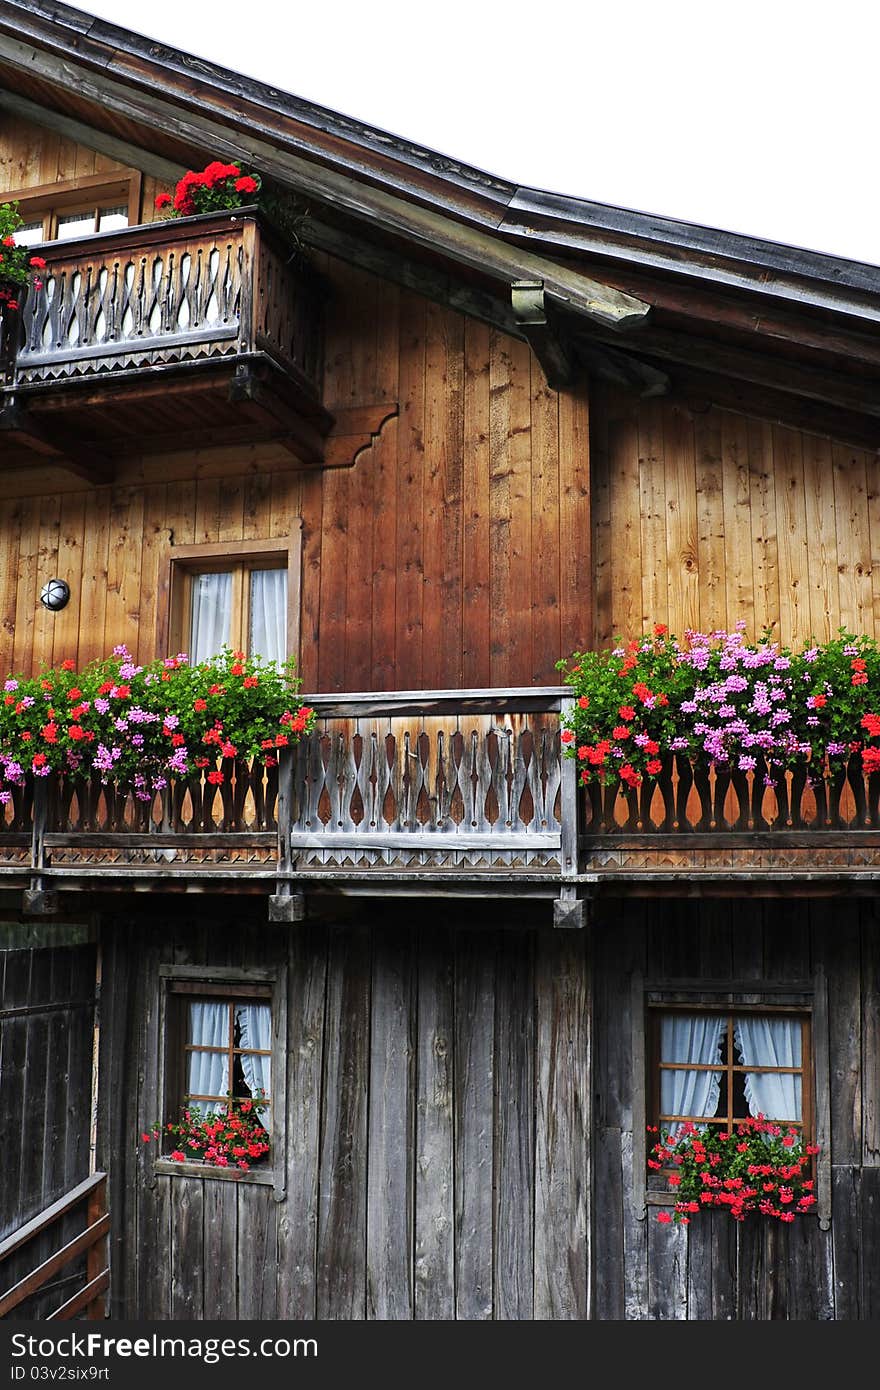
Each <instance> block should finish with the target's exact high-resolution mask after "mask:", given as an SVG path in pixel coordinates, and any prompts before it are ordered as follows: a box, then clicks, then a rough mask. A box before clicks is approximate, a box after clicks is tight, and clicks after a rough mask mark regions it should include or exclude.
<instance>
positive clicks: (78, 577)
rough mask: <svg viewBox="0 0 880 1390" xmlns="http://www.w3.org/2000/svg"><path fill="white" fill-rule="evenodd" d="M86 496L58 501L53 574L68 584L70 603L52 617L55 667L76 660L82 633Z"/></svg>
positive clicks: (72, 494)
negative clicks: (56, 545)
mask: <svg viewBox="0 0 880 1390" xmlns="http://www.w3.org/2000/svg"><path fill="white" fill-rule="evenodd" d="M85 504H86V494H85V493H82V492H68V493H66V494H65V495H64V496H63V497H62V498H61V508H60V517H59V528H58V554H57V559H56V571H57V577H58V578H59V579H66V580H67V583H68V584H69V585H70V602H69V603H68V605H67V607H66V608H62V609H61V611H60V612H58V613H56V614H55V615H54V623H53V632H52V650H51V654H50V656H49V660H50V662H51V664H52V665H53V666H54V665H58V664H59V663H60V662H62V661H63V660H64V658H65V657H68V656H69V657H72V658H73V660H74V661H78V659H79V636H80V633H81V632H82V630H83V628H82V623H81V619H80V610H81V606H82V602H83V597H84V592H85V586H84V582H83V581H84V575H83V549H84V543H85Z"/></svg>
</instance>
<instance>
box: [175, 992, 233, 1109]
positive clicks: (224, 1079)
mask: <svg viewBox="0 0 880 1390" xmlns="http://www.w3.org/2000/svg"><path fill="white" fill-rule="evenodd" d="M189 1041H190V1043H192V1044H193V1045H194V1046H195V1047H216V1048H220V1049H227V1050H226V1051H218V1052H189V1053H187V1057H188V1064H187V1077H186V1093H187V1095H188V1096H225V1095H226V1093H227V1091H228V1090H229V1052H228V1048H229V1005H228V1004H222V1003H220V1004H214V1003H197V1002H195V1001H193V1002H192V1003H190V1006H189ZM194 1104H195V1105H198V1106H199V1108H200V1109H201V1110H202V1111H204V1112H207V1113H209V1114H216V1112H217V1111H218V1110H223V1109H224V1108H225V1101H223V1100H210V1101H209V1100H196V1101H195V1102H194Z"/></svg>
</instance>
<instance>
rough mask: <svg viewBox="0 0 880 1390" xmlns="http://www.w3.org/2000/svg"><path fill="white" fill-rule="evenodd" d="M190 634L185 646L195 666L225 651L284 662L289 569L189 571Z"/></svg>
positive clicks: (243, 566) (249, 567)
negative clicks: (245, 653) (227, 649)
mask: <svg viewBox="0 0 880 1390" xmlns="http://www.w3.org/2000/svg"><path fill="white" fill-rule="evenodd" d="M185 578H186V582H187V585H188V589H189V602H188V605H187V609H188V615H189V631H188V633H186V632H185V633H184V634H183V635H182V646H183V649H184V650H186V651H187V652H188V654H189V658H190V660H191V661H192V662H193V663H196V662H199V661H206V660H207V659H208V658H209V657H212V656H216V655H217V654H218V652H219V651H220V649H221V648H222V647H223V646H229V647H232V649H233V650H234V651H239V650H240V651H245V652H247V653H248V654H249V655H250V656H261V657H263V659H264V660H265V661H274V662H275V663H276V664H279V665H280V663H281V662H283V661H284V660H285V659H286V657H287V654H288V653H287V569H286V568H284V567H282V566H280V565H275V566H271V567H266V566H263V565H260V566H257V565H254V564H248V563H241V564H235V565H229V566H228V567H227V568H223V569H221V568H211V569H205V570H189V571H187V573H186V576H185Z"/></svg>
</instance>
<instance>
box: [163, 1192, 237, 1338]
mask: <svg viewBox="0 0 880 1390" xmlns="http://www.w3.org/2000/svg"><path fill="white" fill-rule="evenodd" d="M212 1185H213V1184H212V1183H211V1182H210V1180H208V1181H203V1180H202V1179H200V1178H174V1179H173V1180H171V1179H169V1180H168V1186H169V1191H170V1197H171V1240H172V1245H171V1249H170V1250H169V1251H168V1255H169V1257H170V1261H169V1270H168V1273H169V1276H170V1282H171V1317H172V1318H175V1319H182V1320H184V1321H186V1322H192V1321H201V1319H202V1318H203V1317H204V1316H205V1311H204V1307H205V1305H204V1288H203V1281H204V1276H205V1270H206V1267H207V1265H208V1260H207V1259H206V1251H205V1240H204V1211H203V1207H204V1191H205V1187H206V1186H207V1187H211V1186H212ZM226 1273H227V1278H228V1277H229V1270H228V1269H227V1271H226Z"/></svg>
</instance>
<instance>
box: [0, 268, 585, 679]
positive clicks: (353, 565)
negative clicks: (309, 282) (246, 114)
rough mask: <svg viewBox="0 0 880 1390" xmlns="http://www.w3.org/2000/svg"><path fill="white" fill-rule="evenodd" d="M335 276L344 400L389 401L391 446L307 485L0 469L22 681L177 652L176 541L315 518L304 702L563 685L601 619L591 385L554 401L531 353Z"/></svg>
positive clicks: (13, 647) (256, 461) (332, 330)
mask: <svg viewBox="0 0 880 1390" xmlns="http://www.w3.org/2000/svg"><path fill="white" fill-rule="evenodd" d="M324 269H325V271H326V272H327V274H328V276H329V278H330V279H331V283H332V292H331V298H330V307H329V315H330V321H329V324H328V329H329V332H328V352H327V360H328V367H327V379H326V400H327V404H328V405H329V407H330V409H331V410H333V409H336V410H350V409H352V408H359V407H378V408H379V409H378V414H379V416H380V417H381V415H382V414H383V413H385V412H387V414H388V415H389V416H390V418H388V419H387V421H386V423H385V425H384V427H383V428H382V429H381V431H380V433H379V434H378V435H377V436H375V437H374V438H373V439H372V442H369V437H368V443H367V445H366V447H364V448H362V449H361V450H360V452H359V453H357V455H356V456H355V450H354V446H353V448H352V453H351V461H350V462H349V464H348V466H344V467H338V468H330V469H326V470H319V471H311V472H310V471H304V470H302V469H298V468H297V465H296V460H295V459H294V458H293V456H292V455H291V454H290V453H289V452H287V451H286V450H285V449H284V448H283V447H282V446H281V445H280V444H278V445H263V446H259V447H256V446H254V447H252V448H237V449H234V448H227V449H214V450H207V449H206V450H204V451H201V452H199V453H197V454H174V455H168V456H165V457H163V458H152V459H139V458H136V457H131V458H125V459H122V460H120V462H119V465H118V472H117V479H116V482H115V483H114V484H113V485H112V486H102V487H97V488H95V487H88V486H87V485H86V484H85V483H83V482H81V481H80V480H78V479H76V478H75V477H73V475H71V474H66V473H64V472H62V471H61V470H60V469H57V468H41V467H39V466H37V467H35V468H33V469H28V470H26V471H25V470H18V471H17V472H14V473H13V472H6V473H3V474H0V487H2V491H3V494H4V496H5V498H6V500H7V502H8V507H7V508H6V510H5V512H4V517H3V520H2V523H0V604H2V612H3V613H4V615H5V619H4V623H3V630H2V634H0V665H2V666H3V668H4V669H5V670H10V669H11V670H14V671H16V672H22V673H26V672H28V671H31V670H34V669H38V668H39V667H40V665H41V664H42V663H44V662H52V661H56V660H61V659H64V658H65V657H71V658H72V659H73V660H75V661H77V662H85V661H88V660H90V659H92V658H93V657H95V656H98V655H101V654H102V653H104V652H106V651H109V650H110V649H111V648H112V647H113V646H114V645H115V644H116V643H118V642H125V643H126V644H127V645H128V647H129V649H130V650H131V651H132V652H136V654H137V656H138V658H139V659H141V660H143V659H146V658H149V657H151V656H154V655H156V654H164V652H161V653H160V652H158V651H157V642H158V641H159V637H160V636H161V633H162V631H163V622H164V618H163V612H164V608H167V594H166V593H165V592H164V591H163V588H162V584H163V575H165V573H166V572H167V564H168V559H169V556H170V555H171V554H172V553H173V547H174V545H181V544H184V545H189V544H194V543H195V544H198V543H210V542H213V543H217V544H223V543H227V542H234V541H241V540H267V539H272V538H276V537H277V538H281V537H284V536H286V535H288V534H290V532H291V530H292V529H293V528H294V527H299V526H300V524H301V522H302V527H303V575H302V596H301V599H302V661H301V670H302V675H303V679H304V681H305V684H306V687H307V688H308V689H311V690H326V691H331V690H340V689H394V688H398V689H406V688H416V687H420V686H425V687H434V688H440V687H449V688H458V687H462V686H463V687H473V686H489V685H491V686H504V685H531V684H547V683H550V684H552V683H554V681H555V680H556V671H555V662H556V661H557V659H558V658H559V657H560V656H561V655H562V654H563V653H564V652H566V651H567V650H570V648H571V645H572V644H573V643H574V642H575V641H576V640H583V633H584V632H585V630H587V629H588V626H589V624H588V617H589V613H590V609H591V603H590V569H589V537H590V524H589V481H588V480H589V416H588V408H587V396H586V390H585V389H584V391H582V392H580V393H575V394H565V395H557V394H556V393H555V392H553V391H551V390H550V389H549V388H548V387H547V385H546V383H545V381H544V378H543V375H542V373H541V370H540V368H539V366H538V364H537V362H536V360H535V359H534V357H533V356H532V355H531V353H530V351H529V349H528V347H527V346H525V345H524V344H522V343H520V342H518V341H516V340H514V339H511V338H508V337H506V336H504V335H503V334H501V333H497V332H492V331H490V330H488V329H486V328H484V327H482V326H480V325H475V324H473V323H471V322H468V321H467V320H465V319H464V318H463V316H462V315H460V314H457V313H454V312H452V311H449V310H445V309H440V308H438V307H436V306H435V305H433V304H430V303H428V301H426V300H425V299H422V298H420V297H418V296H416V295H412V294H408V293H401V294H400V295H399V296H398V293H397V291H395V290H392V289H389V288H388V287H387V286H384V285H383V284H382V283H381V282H380V281H379V280H377V279H376V278H374V277H372V276H370V275H366V274H361V273H357V272H354V271H349V270H346V269H345V268H344V267H340V266H338V265H333V266H328V265H325V266H324ZM56 574H57V575H59V576H60V577H61V578H64V579H66V580H67V582H68V583H69V584H70V586H71V591H72V598H71V602H70V604H69V605H68V607H67V608H66V609H64V610H63V611H62V612H61V613H58V614H54V615H53V614H51V613H48V612H46V610H45V609H43V608H41V607H40V605H39V592H40V588H41V586H42V585H43V584H44V583H45V582H46V580H47V579H49V578H50V577H52V576H53V575H56ZM163 605H164V608H163ZM157 634H159V636H157Z"/></svg>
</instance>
